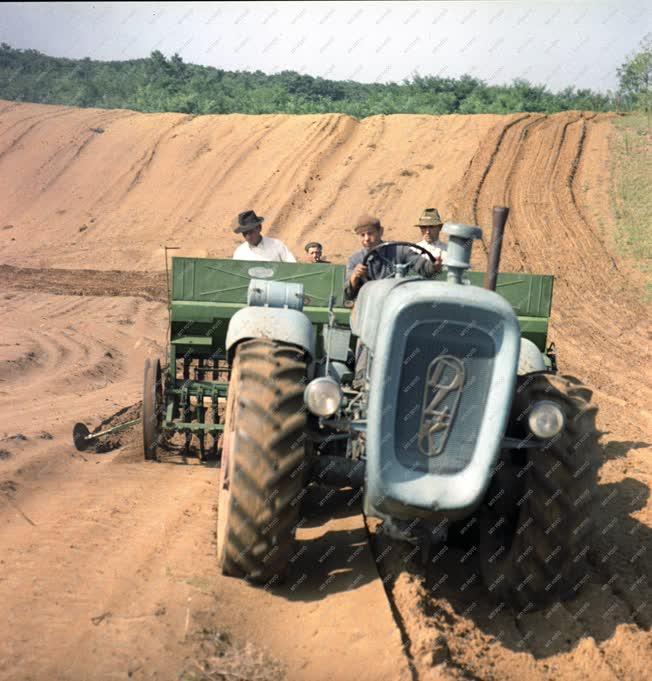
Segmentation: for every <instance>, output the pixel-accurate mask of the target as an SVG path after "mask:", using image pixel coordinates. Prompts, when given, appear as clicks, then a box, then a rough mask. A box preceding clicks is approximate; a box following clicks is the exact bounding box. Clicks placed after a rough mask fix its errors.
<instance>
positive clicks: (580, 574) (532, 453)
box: [480, 374, 598, 611]
mask: <svg viewBox="0 0 652 681" xmlns="http://www.w3.org/2000/svg"><path fill="white" fill-rule="evenodd" d="M590 398H591V392H590V391H589V390H588V389H587V388H586V387H584V386H583V385H581V384H580V382H579V381H578V380H577V379H574V378H572V377H570V376H557V375H554V374H531V375H530V376H524V377H523V383H522V384H521V389H520V391H519V394H517V397H516V399H515V404H514V409H513V412H512V413H516V414H527V413H529V409H530V408H531V406H532V404H533V403H534V402H537V401H539V400H554V401H555V402H556V403H557V404H559V405H560V406H561V407H562V409H563V412H564V416H565V425H564V427H563V428H562V430H561V432H560V433H558V434H557V435H556V436H555V437H553V438H551V439H550V440H549V441H548V442H547V443H546V444H545V445H544V446H543V447H542V448H530V449H527V450H526V455H525V458H524V460H522V461H520V462H515V461H514V459H513V457H512V458H510V454H511V452H510V451H508V452H505V453H504V454H505V455H504V456H503V458H502V459H501V461H500V462H499V464H500V465H499V467H498V468H499V470H498V471H497V473H496V475H495V476H494V478H493V480H492V483H491V486H490V488H489V492H488V494H487V496H486V499H487V502H486V503H485V504H484V505H483V507H482V510H481V515H480V520H481V536H480V561H481V566H482V572H483V580H484V582H485V584H486V586H487V587H488V588H489V591H490V592H492V593H493V594H494V595H495V596H496V597H497V598H498V600H501V601H502V602H504V603H505V604H506V605H510V606H511V607H513V608H515V609H517V610H520V611H528V610H538V609H540V608H543V607H546V606H548V605H550V604H551V603H553V602H555V601H557V600H564V599H566V598H570V597H572V596H573V595H574V594H575V593H577V592H578V591H579V589H580V588H581V586H582V584H583V583H584V581H585V575H586V574H587V572H586V568H585V564H586V561H585V557H586V554H587V552H588V550H589V545H590V536H591V529H592V520H593V519H592V517H591V506H592V500H593V499H594V497H595V495H596V489H597V475H596V474H597V463H598V457H597V435H596V427H595V414H596V411H597V410H596V408H595V407H592V406H591V405H590V404H589V400H590ZM528 405H529V406H528Z"/></svg>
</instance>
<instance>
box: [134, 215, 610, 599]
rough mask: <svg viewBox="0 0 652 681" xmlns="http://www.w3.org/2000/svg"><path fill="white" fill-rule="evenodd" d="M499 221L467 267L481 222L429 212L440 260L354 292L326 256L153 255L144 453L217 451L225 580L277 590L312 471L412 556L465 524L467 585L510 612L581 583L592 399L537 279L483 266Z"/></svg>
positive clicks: (376, 253)
mask: <svg viewBox="0 0 652 681" xmlns="http://www.w3.org/2000/svg"><path fill="white" fill-rule="evenodd" d="M506 218H507V209H503V208H496V209H494V230H493V235H492V243H491V250H490V253H489V265H488V271H487V273H486V274H484V275H483V273H480V272H475V271H470V260H471V250H472V246H473V242H474V241H475V240H477V239H479V238H480V237H481V234H482V230H481V229H480V228H479V227H475V226H468V225H462V224H456V223H446V224H445V225H444V229H443V231H444V233H445V234H447V235H448V240H449V246H448V261H447V267H446V271H445V272H443V273H441V274H440V275H437V277H436V278H435V279H424V278H421V277H419V276H415V275H414V273H413V272H411V271H410V267H409V265H405V264H400V263H396V265H395V267H394V270H393V276H391V277H390V278H385V279H381V280H377V281H369V282H367V283H366V284H365V285H364V286H363V287H362V289H361V290H360V293H359V295H358V297H357V300H356V301H355V303H353V304H351V303H350V302H347V301H346V300H345V299H344V293H343V291H344V284H345V268H344V266H342V265H337V264H319V263H315V264H312V263H311V264H301V263H296V264H295V263H278V262H248V261H232V260H221V259H206V258H204V259H202V258H183V257H174V258H172V275H171V294H170V343H169V346H168V347H169V349H168V358H167V362H166V366H165V369H161V365H160V363H159V362H152V361H148V362H147V363H146V366H145V379H144V397H143V407H142V409H143V413H142V421H143V439H144V455H145V458H146V459H150V460H152V459H156V458H157V456H158V454H157V452H158V451H160V450H161V448H162V447H164V446H165V443H166V440H167V439H168V438H169V437H170V436H171V435H172V434H174V433H180V434H182V435H183V436H184V437H185V447H186V453H188V454H189V453H190V452H191V450H192V447H191V444H192V442H193V439H194V438H196V441H197V444H198V446H197V447H195V450H197V451H198V453H199V457H200V458H202V459H209V458H211V457H213V458H216V457H221V464H220V482H219V506H218V519H217V525H218V531H217V545H218V562H219V565H220V568H221V570H222V572H223V573H224V574H226V575H231V576H234V577H239V578H244V579H247V580H249V581H251V582H254V583H258V584H263V585H269V584H274V583H281V582H282V581H283V579H284V578H285V577H286V576H287V574H288V571H289V568H290V566H291V558H292V555H293V553H294V550H295V547H294V541H295V538H294V535H295V531H296V527H297V523H298V522H299V518H300V507H301V500H302V498H303V496H304V494H305V493H306V489H307V487H308V486H309V485H311V484H313V483H317V484H320V485H331V486H334V487H338V488H342V487H352V488H358V489H359V490H360V491H361V498H362V504H363V511H364V513H365V514H366V515H367V516H369V517H374V518H378V519H380V520H381V521H382V527H381V530H382V531H383V532H385V533H387V534H388V535H390V536H391V537H393V538H396V539H399V540H403V541H408V542H411V543H414V544H416V545H419V546H421V547H423V548H424V550H425V551H427V550H428V549H429V547H430V546H431V545H434V544H436V543H437V542H442V541H446V540H447V538H448V537H453V536H455V535H456V534H457V536H459V535H460V531H461V530H462V532H463V530H464V528H465V527H467V526H468V525H469V524H473V522H474V521H476V520H477V522H476V523H475V525H476V527H477V533H476V535H475V537H476V539H475V541H477V547H476V548H477V551H478V556H479V561H480V573H481V575H482V578H483V581H484V584H485V585H486V588H487V589H488V591H489V592H490V594H491V595H493V596H494V597H495V598H496V599H499V600H502V601H503V602H506V603H509V604H510V605H511V606H512V607H515V608H523V607H529V608H530V609H538V608H542V607H544V606H546V605H547V604H549V603H550V602H552V601H553V600H557V599H560V598H567V597H570V596H572V595H573V594H574V593H575V592H576V591H577V590H578V589H579V588H580V586H581V580H580V577H581V575H582V567H583V557H584V556H585V554H586V551H587V546H588V542H589V541H590V536H591V503H592V499H593V497H594V492H595V488H596V484H597V482H596V460H597V459H596V446H597V445H596V440H597V438H596V429H595V414H596V409H595V407H593V406H591V404H590V398H591V392H590V391H589V390H588V389H587V388H586V387H585V386H584V385H582V384H581V383H580V381H578V380H577V379H575V378H572V377H569V376H564V375H560V374H559V373H558V371H557V366H556V357H555V353H554V350H553V346H552V345H550V346H548V345H547V332H548V320H549V316H550V307H551V301H552V288H553V277H552V276H549V275H536V274H524V273H517V274H509V273H500V274H499V273H498V262H499V257H500V244H501V243H502V235H503V229H504V225H505V221H506ZM383 251H385V254H384V255H383ZM387 252H388V251H387V244H386V243H384V244H381V245H380V246H378V247H376V248H375V249H372V251H370V252H369V253H368V254H367V258H368V259H373V258H376V257H386V256H387ZM206 438H212V441H211V444H210V446H208V445H207V444H206ZM470 521H471V523H470Z"/></svg>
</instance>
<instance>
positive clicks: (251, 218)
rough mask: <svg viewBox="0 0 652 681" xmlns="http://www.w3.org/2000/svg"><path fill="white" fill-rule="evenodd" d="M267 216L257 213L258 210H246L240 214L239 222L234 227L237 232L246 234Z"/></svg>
mask: <svg viewBox="0 0 652 681" xmlns="http://www.w3.org/2000/svg"><path fill="white" fill-rule="evenodd" d="M264 219H265V218H261V217H259V216H258V215H256V211H253V210H246V211H244V213H240V214H239V215H238V224H237V225H236V226H235V227H234V228H233V231H234V232H235V233H236V234H244V233H245V232H250V231H251V230H252V229H255V228H256V227H258V225H260V224H261V223H262V221H263V220H264Z"/></svg>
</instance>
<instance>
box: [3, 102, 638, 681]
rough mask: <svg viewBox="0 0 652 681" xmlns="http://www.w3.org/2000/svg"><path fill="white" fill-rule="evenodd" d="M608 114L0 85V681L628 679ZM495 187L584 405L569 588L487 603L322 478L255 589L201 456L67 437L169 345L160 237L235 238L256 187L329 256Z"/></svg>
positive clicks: (454, 213)
mask: <svg viewBox="0 0 652 681" xmlns="http://www.w3.org/2000/svg"><path fill="white" fill-rule="evenodd" d="M612 125H613V124H612V116H611V115H603V114H600V115H595V114H592V113H586V112H566V113H563V114H556V115H553V116H544V115H539V114H517V115H513V116H490V115H486V116H484V115H483V116H446V117H430V116H388V117H384V116H376V117H372V118H369V119H365V120H364V121H362V122H357V121H355V120H353V119H351V118H348V117H346V116H341V115H323V116H295V117H292V116H244V115H230V116H203V117H193V116H184V115H180V114H137V113H133V112H129V111H104V110H92V109H74V108H68V107H57V106H42V105H31V104H20V105H15V104H10V103H9V102H0V177H1V178H2V181H1V182H0V243H1V245H2V250H1V251H0V252H1V256H0V300H1V301H2V306H1V307H0V328H2V334H1V335H0V527H1V528H2V529H1V531H0V565H1V566H2V570H0V602H1V603H2V604H3V614H4V616H3V618H2V620H1V621H0V679H46V678H47V679H50V678H57V679H74V680H76V679H87V678H94V679H95V678H96V679H109V678H133V679H150V678H160V679H170V678H180V677H181V678H182V677H183V676H185V677H186V678H201V677H202V674H203V675H205V676H206V678H209V676H208V675H209V674H213V676H212V677H210V678H220V676H219V674H222V678H229V679H231V678H238V674H239V675H240V678H251V679H268V678H269V679H277V678H289V679H311V680H312V679H335V680H338V679H402V678H403V679H419V680H420V681H421V680H426V679H524V678H526V679H553V678H554V679H555V681H560V680H561V681H570V680H571V679H573V680H574V679H578V678H586V677H588V676H591V677H592V678H595V679H641V680H642V679H646V678H648V677H649V668H650V666H651V663H652V638H651V636H650V623H651V620H652V614H651V611H650V607H651V606H650V603H651V596H652V589H651V587H650V584H649V576H650V574H652V556H651V551H650V547H651V542H650V539H651V528H652V512H651V509H652V504H651V503H650V499H649V496H650V484H651V481H652V464H651V463H650V454H651V453H652V432H651V431H652V429H651V427H650V420H651V418H650V417H651V414H650V404H651V403H652V400H651V397H652V390H651V387H650V371H649V367H650V358H649V347H650V345H649V338H650V335H649V332H650V312H649V308H646V307H644V306H643V305H642V303H641V302H640V300H641V296H640V295H639V290H638V288H637V284H636V281H635V280H634V279H632V278H631V277H630V275H629V272H630V268H629V264H628V263H627V262H625V261H623V260H622V259H621V258H619V257H618V256H617V254H616V252H615V249H614V247H613V240H612V238H611V234H612V232H611V231H610V229H611V228H612V226H613V222H612V218H611V216H610V215H611V214H610V210H611V206H610V199H609V196H610V191H611V183H612V181H613V179H612V178H611V177H610V175H609V167H610V166H609V140H610V137H611V135H612V134H613V133H612ZM98 130H102V131H103V132H97V131H98ZM494 204H505V205H508V206H509V207H510V209H511V213H510V219H509V222H508V228H507V234H506V240H505V244H504V247H503V269H504V270H506V271H514V272H519V271H523V272H538V273H543V272H549V273H553V274H554V275H555V276H556V280H555V297H554V303H553V316H552V319H551V333H550V337H551V340H552V341H554V342H555V344H556V346H557V351H558V356H559V360H560V365H561V369H562V371H564V372H566V373H572V374H574V375H577V376H578V377H580V378H582V379H583V380H584V381H585V382H586V383H587V384H588V385H589V386H591V387H592V388H593V391H594V396H593V399H594V402H595V403H596V404H598V406H599V409H600V411H599V415H598V425H599V428H600V430H601V447H602V455H603V461H602V466H601V470H600V495H601V498H600V502H599V504H598V509H597V512H596V521H597V525H598V541H597V545H596V546H595V548H594V550H593V551H592V553H591V555H590V556H589V558H590V565H591V569H590V571H589V572H588V573H587V576H586V581H585V584H584V589H583V591H582V593H581V594H580V595H579V596H577V597H576V598H575V599H573V600H571V601H569V602H567V603H565V604H563V605H559V606H556V607H554V608H550V609H549V610H548V611H543V612H539V613H515V612H511V611H508V610H505V609H502V610H499V611H498V612H496V611H495V607H494V606H493V605H492V604H491V603H490V602H489V601H488V599H487V598H486V596H485V593H484V590H483V588H482V587H481V586H480V584H479V579H478V577H477V570H478V568H477V564H476V562H475V561H476V557H475V556H474V555H470V556H467V554H466V553H465V552H464V551H462V550H461V549H459V548H455V547H452V546H451V547H449V548H448V549H446V550H445V551H443V552H442V553H436V554H435V556H434V558H435V559H434V560H433V561H430V562H429V563H428V564H427V565H426V566H424V565H422V564H421V563H420V562H419V560H418V557H417V556H415V555H413V554H412V552H411V549H410V547H404V546H402V545H400V544H385V543H383V541H382V540H381V539H380V538H378V537H376V536H375V533H374V526H373V524H369V527H368V526H367V524H366V523H365V520H364V518H363V517H362V515H361V513H360V509H359V498H356V496H355V495H354V494H350V493H347V492H344V491H343V492H337V493H334V492H328V491H326V490H317V489H316V490H312V491H311V492H310V498H309V499H307V500H306V505H305V522H304V525H303V527H302V528H301V530H300V536H299V540H300V543H299V545H298V552H297V555H296V560H295V563H294V564H293V571H292V579H291V580H290V581H289V582H288V583H287V584H286V585H285V586H283V587H278V588H274V589H270V590H264V589H259V588H253V587H250V586H247V585H246V584H243V583H241V582H239V581H237V580H232V579H228V578H224V577H222V576H221V575H219V574H218V571H217V568H216V564H215V543H214V542H215V532H214V531H215V520H216V508H217V491H216V487H217V479H218V472H219V471H218V470H217V469H216V468H215V467H214V466H212V465H198V464H197V462H196V460H195V459H184V458H183V456H181V453H180V451H179V449H178V448H177V447H175V445H174V443H173V445H172V447H171V449H170V451H168V452H166V453H165V456H164V457H163V460H162V461H161V462H157V463H149V462H148V463H146V462H144V461H143V460H142V456H141V442H140V433H139V431H138V430H137V429H134V430H131V431H126V432H124V433H121V434H120V435H119V436H116V438H115V441H114V442H112V443H111V446H110V447H106V448H105V450H104V451H100V453H98V452H97V451H95V450H92V449H91V450H88V451H86V452H83V453H82V452H77V451H76V450H75V449H74V447H73V445H72V438H71V430H72V426H73V425H74V423H75V422H77V421H83V422H85V423H86V424H87V425H88V427H89V428H90V429H91V430H93V429H95V428H97V427H98V426H100V424H101V423H102V422H107V420H108V419H111V418H113V421H110V422H118V421H119V420H120V419H123V420H126V419H127V418H128V417H130V416H132V415H133V414H135V413H137V411H138V403H139V401H140V399H141V389H142V369H143V363H144V360H145V358H147V357H162V356H163V354H164V343H165V334H166V328H167V312H166V306H165V303H164V301H165V275H164V268H165V262H164V255H163V246H164V245H165V244H167V245H177V246H182V249H181V250H179V251H176V253H178V254H181V255H197V256H209V255H210V256H215V257H229V256H230V255H231V254H232V251H233V249H234V248H235V246H236V245H237V244H238V238H237V237H236V236H235V235H234V234H233V233H232V231H231V228H230V225H231V224H232V221H233V218H234V216H235V215H236V214H237V213H238V212H239V211H240V210H244V209H246V208H254V209H255V210H256V211H257V212H258V213H259V214H262V215H264V216H265V217H266V221H265V223H264V228H265V232H266V233H268V234H270V235H272V236H276V237H278V238H281V239H283V240H284V241H285V242H286V243H287V244H288V246H289V247H290V248H291V249H292V250H293V251H294V253H295V254H296V255H297V256H299V255H300V254H302V252H303V251H302V246H303V243H304V242H305V241H308V240H311V239H314V238H318V239H319V240H320V241H321V242H322V243H324V246H325V253H326V255H327V257H328V258H329V259H330V260H332V261H334V262H343V261H344V260H345V258H346V256H347V255H348V254H349V253H350V252H351V251H352V250H354V249H355V248H356V239H355V235H353V234H352V233H351V230H350V225H351V223H352V220H353V219H355V217H356V216H357V214H358V213H360V212H373V213H377V214H378V215H379V216H380V217H381V218H382V220H383V222H384V224H386V226H387V236H388V237H391V238H397V239H412V238H414V239H416V236H417V235H416V231H417V230H416V228H415V227H413V226H412V225H413V223H414V222H415V218H417V217H418V215H419V213H420V211H421V210H422V209H423V207H425V206H433V205H434V206H437V207H438V208H439V210H440V212H441V213H442V215H443V216H444V218H445V219H455V220H457V221H460V222H465V221H466V222H473V223H479V224H480V225H482V226H484V227H488V223H489V220H490V210H491V207H492V205H494ZM487 234H488V232H487ZM475 258H476V261H475V264H476V266H477V267H484V250H483V248H482V246H480V247H477V248H476V253H475ZM128 408H130V409H131V411H129V410H128ZM368 536H371V541H368ZM442 550H443V549H442ZM474 575H475V576H474ZM193 675H194V676H193Z"/></svg>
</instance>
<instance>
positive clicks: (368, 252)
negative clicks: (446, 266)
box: [344, 215, 442, 300]
mask: <svg viewBox="0 0 652 681" xmlns="http://www.w3.org/2000/svg"><path fill="white" fill-rule="evenodd" d="M353 231H354V232H355V233H356V234H357V235H358V236H359V237H360V245H361V246H362V248H361V249H360V250H359V251H356V252H355V253H354V254H353V255H352V256H351V257H350V258H349V260H348V263H347V266H346V285H345V287H344V293H345V295H346V297H347V298H348V299H350V300H352V299H354V298H355V297H356V296H357V295H358V291H359V290H360V288H361V287H362V285H363V284H364V283H366V282H367V281H370V280H372V279H385V278H386V277H389V276H391V275H392V273H393V270H394V266H395V265H397V264H402V265H408V266H409V268H410V269H412V270H413V271H414V272H415V273H416V274H419V275H421V276H423V277H433V276H434V275H435V274H437V273H438V272H440V271H441V264H442V261H441V257H439V256H435V255H433V254H432V253H429V252H428V251H427V250H426V249H425V248H423V247H421V246H419V245H416V246H415V245H412V244H410V243H409V242H407V241H399V242H384V241H383V227H382V225H381V224H380V220H379V219H378V218H376V217H372V216H371V215H362V216H361V217H359V218H358V220H357V222H356V223H355V225H354V227H353ZM423 256H425V257H423Z"/></svg>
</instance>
